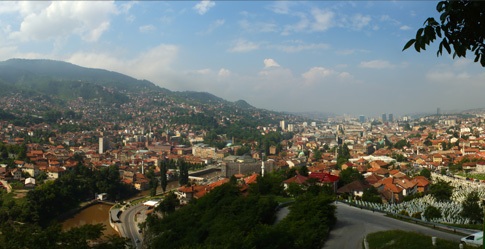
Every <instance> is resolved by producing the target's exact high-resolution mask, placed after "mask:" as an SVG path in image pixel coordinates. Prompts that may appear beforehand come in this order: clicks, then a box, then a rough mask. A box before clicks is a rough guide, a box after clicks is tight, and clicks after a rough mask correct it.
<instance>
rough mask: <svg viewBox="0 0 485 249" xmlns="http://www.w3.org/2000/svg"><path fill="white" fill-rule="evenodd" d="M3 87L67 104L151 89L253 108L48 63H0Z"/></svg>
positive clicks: (110, 99) (185, 98)
mask: <svg viewBox="0 0 485 249" xmlns="http://www.w3.org/2000/svg"><path fill="white" fill-rule="evenodd" d="M0 87H1V88H2V89H4V91H3V93H0V95H2V94H8V93H11V92H18V91H24V92H30V93H41V94H45V95H50V96H52V95H54V96H57V97H59V98H61V99H65V100H69V99H73V98H77V97H83V98H85V99H103V100H104V101H106V102H107V103H119V102H124V101H126V100H127V98H126V96H124V94H123V93H124V92H126V91H135V92H136V91H140V90H141V89H149V90H155V91H162V92H164V93H167V94H173V96H174V97H175V98H178V99H180V101H188V102H194V101H195V102H196V103H202V104H210V103H212V104H214V103H221V102H225V103H226V104H229V103H231V104H233V105H236V106H238V107H239V108H253V107H252V106H251V105H249V104H247V102H245V101H244V102H240V101H238V102H237V103H233V102H229V101H226V100H224V99H222V98H220V97H217V96H215V95H213V94H210V93H206V92H195V91H182V92H173V91H170V90H168V89H166V88H163V87H160V86H157V85H155V84H154V83H152V82H150V81H148V80H138V79H135V78H133V77H130V76H127V75H124V74H121V73H118V72H113V71H108V70H105V69H95V68H87V67H81V66H78V65H75V64H72V63H69V62H63V61H55V60H47V59H9V60H6V61H2V62H0ZM244 103H245V104H244Z"/></svg>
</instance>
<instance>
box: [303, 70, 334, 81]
mask: <svg viewBox="0 0 485 249" xmlns="http://www.w3.org/2000/svg"><path fill="white" fill-rule="evenodd" d="M334 74H335V71H334V70H333V69H328V68H324V67H313V68H311V69H310V70H308V71H307V72H305V73H303V74H302V75H301V76H302V77H303V79H305V81H306V82H308V83H315V82H317V81H319V80H322V79H324V78H327V77H329V76H331V75H334Z"/></svg>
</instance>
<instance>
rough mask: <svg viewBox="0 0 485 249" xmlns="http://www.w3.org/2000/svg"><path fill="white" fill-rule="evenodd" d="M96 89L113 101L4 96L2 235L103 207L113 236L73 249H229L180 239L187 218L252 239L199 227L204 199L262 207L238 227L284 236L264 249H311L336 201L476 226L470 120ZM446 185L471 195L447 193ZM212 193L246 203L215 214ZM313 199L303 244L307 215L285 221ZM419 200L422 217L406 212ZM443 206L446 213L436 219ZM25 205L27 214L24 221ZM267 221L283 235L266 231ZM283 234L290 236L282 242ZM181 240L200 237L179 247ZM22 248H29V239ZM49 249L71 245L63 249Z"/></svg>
mask: <svg viewBox="0 0 485 249" xmlns="http://www.w3.org/2000/svg"><path fill="white" fill-rule="evenodd" d="M37 62H38V63H41V64H42V63H58V62H50V61H47V62H46V61H37ZM79 84H83V83H79ZM84 85H87V84H86V83H84ZM80 87H81V88H82V86H80ZM101 89H102V90H100V92H101V93H102V92H107V93H109V94H113V95H117V96H118V98H117V99H109V98H106V97H105V99H102V98H100V97H99V96H101V95H100V93H98V96H90V95H84V97H81V96H83V95H81V96H78V97H76V96H69V97H63V96H62V95H59V94H58V93H57V94H50V95H46V94H42V93H40V94H39V93H34V92H28V91H25V90H22V89H20V88H18V89H17V88H14V89H13V90H11V91H10V92H7V93H5V94H3V97H2V98H1V99H0V101H1V103H2V107H3V108H2V111H1V115H2V120H1V121H0V126H1V132H0V138H1V141H2V142H1V147H0V150H1V152H2V153H1V155H2V158H1V160H2V164H1V166H2V167H1V168H0V170H1V176H0V177H1V180H2V186H3V187H4V189H5V191H4V193H3V195H2V203H4V206H3V207H4V208H7V206H9V207H10V208H7V209H8V210H17V211H11V212H10V213H9V212H7V209H6V210H3V212H6V213H4V214H2V217H3V218H2V219H4V221H5V222H6V223H5V224H9V225H6V226H4V227H3V229H18V230H22V228H21V226H20V227H18V226H19V225H18V224H16V223H9V222H8V221H12V222H27V224H31V225H30V226H33V227H34V228H35V229H41V228H42V227H43V228H46V227H51V226H52V225H51V222H52V221H54V220H56V221H57V222H63V221H64V220H65V219H66V218H67V217H69V213H73V212H74V213H76V212H79V210H81V212H82V210H83V209H84V208H86V207H90V206H92V205H100V204H97V203H107V204H108V205H112V207H111V208H110V211H109V212H106V211H104V212H105V215H108V214H109V215H108V217H109V219H107V220H109V223H107V225H109V226H110V229H114V230H115V231H116V232H115V233H114V235H112V236H111V237H104V238H105V239H101V240H99V239H100V238H101V234H102V231H103V230H106V228H107V227H106V226H107V225H104V227H103V226H98V227H96V226H95V224H93V226H95V228H90V229H94V230H93V231H96V233H95V234H97V235H96V236H94V235H92V236H93V237H82V236H81V237H79V238H77V239H78V240H79V241H78V242H79V243H84V244H85V246H86V247H88V246H103V247H107V246H113V248H116V247H119V246H120V245H121V244H126V245H133V246H135V247H142V248H159V247H167V248H168V247H173V246H175V247H184V246H189V247H190V246H191V243H195V244H193V245H192V246H195V245H198V246H201V247H210V248H213V247H226V246H227V245H232V244H233V243H236V242H237V241H233V240H231V239H229V238H226V239H224V240H221V241H219V242H215V241H217V239H216V238H217V237H212V235H210V234H212V233H214V231H212V229H214V228H213V227H211V226H210V225H208V226H209V227H207V228H204V229H205V232H204V231H200V232H201V233H202V234H199V235H190V234H191V233H193V231H190V230H188V231H187V230H186V229H187V228H191V227H194V226H196V227H204V225H207V224H204V225H202V224H194V223H187V224H186V225H184V226H181V225H180V224H182V223H180V222H181V219H183V218H181V217H180V215H182V216H183V214H184V213H185V212H193V213H199V214H198V217H199V218H201V219H210V220H214V221H218V222H222V223H221V224H226V225H227V226H228V227H226V228H225V230H228V231H229V230H230V231H232V232H234V233H236V230H235V229H236V227H238V228H237V231H240V233H242V234H241V236H250V234H252V233H253V232H251V231H253V230H252V229H254V228H245V229H243V228H241V227H244V226H246V225H244V224H246V223H244V221H243V220H237V219H236V220H237V223H235V224H232V223H228V222H227V221H219V219H220V218H219V216H215V217H212V216H211V218H209V217H206V218H203V217H205V216H207V215H211V212H213V211H208V210H206V211H204V212H202V211H201V210H203V209H206V208H208V207H205V208H202V207H199V205H209V204H208V203H206V204H201V203H205V202H201V201H202V200H205V199H208V200H206V201H207V202H209V200H211V201H214V203H213V204H211V205H213V206H218V205H229V206H228V207H225V208H231V206H232V208H237V206H234V205H236V204H234V203H239V202H241V201H242V203H239V204H238V205H243V206H244V205H249V206H253V207H257V208H259V209H260V211H258V212H259V215H262V216H258V215H257V216H248V217H247V219H251V220H255V221H257V222H258V223H261V226H264V228H261V227H260V228H259V229H260V230H261V229H263V230H265V231H266V232H267V233H273V234H278V236H281V238H282V239H281V241H279V242H278V243H275V244H274V245H273V246H272V247H274V248H282V247H285V246H284V245H293V246H292V247H297V248H319V247H320V246H321V245H322V241H325V240H326V238H327V234H328V233H329V232H330V231H331V228H332V227H333V225H334V224H335V219H336V217H335V207H332V206H333V205H332V204H331V203H332V202H333V201H334V200H340V201H349V200H350V201H351V203H353V204H354V205H359V206H361V208H369V209H372V210H379V211H381V212H387V213H390V214H395V215H405V216H406V217H410V218H414V219H417V220H422V221H426V222H436V223H443V224H447V223H451V224H457V225H458V224H470V223H472V224H473V223H475V224H480V223H481V222H482V220H483V219H482V217H483V216H482V215H481V211H480V207H479V206H478V204H477V203H475V204H476V207H477V208H478V209H477V210H473V209H472V210H471V211H470V210H468V209H467V211H466V212H464V211H463V210H465V208H466V207H465V206H462V203H466V200H468V199H469V198H481V197H482V196H483V195H484V194H485V192H484V191H483V190H481V188H480V187H479V186H480V182H481V179H484V180H485V178H483V173H484V172H485V159H484V158H485V155H484V154H483V152H482V150H483V147H484V146H485V140H484V139H483V138H484V136H483V131H484V129H485V127H484V126H485V122H484V119H485V114H484V113H483V112H482V113H480V110H473V111H467V112H462V113H455V114H443V113H441V110H440V108H438V109H437V111H436V113H435V114H429V115H423V116H421V117H411V116H403V117H397V116H396V117H395V116H394V115H393V114H382V115H380V116H379V117H365V116H364V115H360V116H358V117H352V116H349V115H344V116H329V117H327V118H325V119H324V120H321V119H320V120H317V119H311V118H308V117H306V118H305V117H301V116H298V115H297V114H285V113H278V112H271V111H266V110H262V109H257V108H254V107H252V106H250V105H249V104H247V103H246V102H244V101H238V102H237V103H231V102H227V101H225V100H222V99H220V98H217V97H215V96H213V95H210V94H207V93H197V92H171V91H168V90H165V89H162V88H158V87H155V86H151V85H149V84H148V85H146V84H140V85H136V86H135V85H134V86H132V90H131V91H126V90H123V89H122V88H117V87H111V88H109V87H105V86H103V87H102V88H101ZM81 92H82V91H81ZM432 175H435V176H433V177H432ZM438 176H440V177H441V178H440V177H438ZM442 178H443V179H442ZM451 179H453V181H461V182H463V184H465V185H464V186H467V188H466V189H465V188H464V187H459V186H456V185H454V184H460V183H453V184H451V183H450V180H451ZM457 179H458V180H457ZM222 186H226V187H224V188H222ZM473 186H476V187H475V188H473ZM453 189H454V190H453ZM458 189H459V190H458ZM219 191H221V192H219ZM49 193H51V194H49ZM216 193H219V194H216ZM470 193H472V194H470ZM213 195H222V196H227V198H230V199H231V198H236V197H238V196H240V197H241V198H243V199H242V200H239V199H233V200H232V201H229V200H228V201H229V203H226V204H224V202H222V201H221V200H219V199H217V198H216V199H213V198H215V197H214V196H213ZM206 196H207V197H206ZM247 196H253V197H252V198H249V199H248V197H247ZM261 196H265V197H264V198H263V199H260V198H262V197H261ZM309 196H313V197H309ZM224 198H226V197H224ZM319 198H321V199H319ZM300 199H301V200H300ZM316 200H318V202H317V203H314V204H313V205H317V206H313V208H316V210H314V212H312V213H311V215H315V214H316V213H319V212H323V213H322V214H321V215H322V219H323V220H325V222H323V220H320V222H323V223H322V224H323V226H322V225H320V226H322V227H321V229H323V231H327V232H323V233H315V234H313V235H312V236H310V237H309V238H312V239H308V242H307V243H302V242H301V241H300V240H301V238H299V236H309V235H308V234H309V230H308V229H310V230H311V229H312V227H306V226H294V225H290V224H288V222H290V221H291V220H292V219H297V220H298V219H302V218H304V217H305V215H308V214H309V213H308V212H307V213H300V214H299V215H300V216H292V214H293V215H297V214H294V213H298V212H303V211H298V209H297V208H296V207H298V206H299V205H303V206H305V205H307V206H306V207H307V208H309V207H308V205H309V206H311V204H309V203H306V204H304V203H305V201H309V202H310V203H311V202H312V201H316ZM416 200H418V201H417V202H418V203H420V205H416V206H413V205H415V204H411V203H416ZM246 201H247V202H249V203H245V202H246ZM295 201H296V202H298V203H299V205H296V204H292V205H291V207H292V208H291V212H290V214H289V215H288V217H286V218H284V216H283V217H280V216H281V212H282V211H278V212H275V211H274V210H275V208H276V207H279V206H281V205H283V203H294V202H295ZM59 202H61V203H62V205H61V204H60V203H59ZM221 202H222V204H221ZM7 203H9V204H7ZM251 203H252V204H251ZM442 203H452V205H450V204H447V205H448V206H447V207H446V209H445V207H442ZM53 204H54V205H55V206H52V205H53ZM400 204H405V205H404V206H400V207H398V205H400ZM5 205H6V206H5ZM285 205H287V204H285ZM285 205H283V207H282V208H283V210H285V209H286V210H287V207H286V208H285V207H284V206H285ZM322 205H324V206H327V207H328V208H327V209H322ZM25 206H29V208H28V209H26V210H22V207H25ZM249 206H248V207H249ZM396 207H397V208H396ZM430 207H431V208H430ZM473 207H474V206H473V205H472V208H473ZM280 208H281V207H280ZM280 208H276V210H280ZM433 208H434V209H433ZM76 210H78V211H76ZM130 210H136V212H133V213H136V214H135V217H136V218H133V219H135V220H136V222H133V220H129V219H127V218H126V217H127V216H128V214H129V212H130ZM188 210H191V211H188ZM317 210H318V211H317ZM430 210H431V211H430ZM432 210H435V212H432ZM436 210H438V211H436ZM229 212H234V211H229ZM238 212H240V213H239V215H238V217H241V216H243V217H245V216H244V215H245V214H246V213H248V215H250V213H251V211H249V209H248V210H246V211H242V210H240V211H238ZM283 212H284V211H283ZM286 212H288V211H286ZM315 212H316V213H315ZM13 214H16V215H13ZM243 214H244V215H243ZM71 215H72V214H71ZM228 215H229V214H228ZM253 215H255V214H253ZM177 217H178V218H177ZM169 218H170V219H169ZM233 219H234V218H233ZM258 220H259V221H258ZM275 221H277V224H279V225H277V226H273V227H269V228H268V227H266V226H267V225H269V224H273V223H274V222H275ZM173 222H175V223H177V224H179V223H180V224H179V225H176V224H175V223H174V224H172V223H173ZM186 222H189V221H186ZM235 222H236V221H235ZM130 223H132V224H131V226H133V227H132V228H130V227H129V226H130ZM19 224H20V223H19ZM170 224H171V225H170ZM220 226H222V225H220ZM224 226H225V225H224ZM233 226H234V227H233ZM283 226H284V229H290V227H292V228H291V229H290V230H292V231H293V230H294V231H293V232H291V235H290V234H288V232H284V229H283ZM307 226H308V224H307ZM312 226H313V225H312ZM52 229H53V228H52ZM57 229H59V228H57ZM65 229H66V228H65ZM65 229H64V230H65ZM73 229H80V228H73ZM84 229H88V228H84ZM167 229H169V230H172V229H174V231H177V232H175V233H176V234H177V238H179V239H176V240H174V239H171V236H175V234H173V235H170V234H171V233H166V232H163V231H168V230H167ZM200 229H202V230H204V229H203V228H200ZM282 229H283V230H282ZM64 230H57V232H58V233H59V238H65V237H69V236H73V235H72V234H71V235H67V234H69V233H70V232H69V231H72V230H67V231H64ZM2 231H3V230H2ZM296 231H300V232H296ZM302 231H304V233H303V232H302ZM259 232H261V231H259ZM248 233H249V234H248ZM117 234H118V235H117ZM203 234H206V235H203ZM120 235H121V237H119V236H120ZM185 236H189V237H185ZM190 236H202V237H201V238H200V239H199V240H197V241H196V242H194V241H192V242H189V241H191V238H192V237H190ZM218 236H222V235H221V234H219V235H218ZM254 236H255V235H254ZM258 236H259V235H258ZM275 236H276V235H275ZM3 238H4V239H5V237H3ZM95 238H97V239H96V240H94V239H95ZM122 238H127V240H124V239H122ZM251 238H252V237H251ZM267 239H268V238H267ZM35 240H41V239H40V238H36V239H35ZM35 240H34V241H35ZM214 240H215V241H214ZM94 241H97V242H94ZM169 241H172V242H171V243H169ZM78 242H76V243H78ZM267 242H268V241H267V240H266V239H263V238H257V237H256V238H252V240H251V241H246V243H247V245H244V246H243V247H248V248H249V247H253V246H256V247H264V248H267V247H269V246H267V245H266V244H265V243H267ZM24 243H25V244H24V246H27V247H31V245H30V246H29V243H32V242H31V241H24ZM56 243H59V246H61V247H63V248H64V246H67V247H69V246H73V245H71V244H70V242H66V241H63V240H62V239H59V241H57V242H56ZM359 243H360V242H359ZM20 245H21V244H20ZM162 245H163V246H162ZM17 246H19V245H17ZM10 247H16V246H13V245H10V246H8V248H10Z"/></svg>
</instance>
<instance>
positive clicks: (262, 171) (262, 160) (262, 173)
mask: <svg viewBox="0 0 485 249" xmlns="http://www.w3.org/2000/svg"><path fill="white" fill-rule="evenodd" d="M264 156H265V154H264V153H262V154H261V177H264Z"/></svg>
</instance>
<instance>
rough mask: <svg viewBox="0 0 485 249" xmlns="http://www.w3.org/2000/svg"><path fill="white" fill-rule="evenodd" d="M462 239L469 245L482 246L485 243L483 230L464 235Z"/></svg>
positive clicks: (462, 241)
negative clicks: (484, 241)
mask: <svg viewBox="0 0 485 249" xmlns="http://www.w3.org/2000/svg"><path fill="white" fill-rule="evenodd" d="M460 241H461V243H463V244H467V245H474V246H481V245H483V231H482V232H478V233H473V234H470V235H468V236H466V237H463V238H461V239H460Z"/></svg>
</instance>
